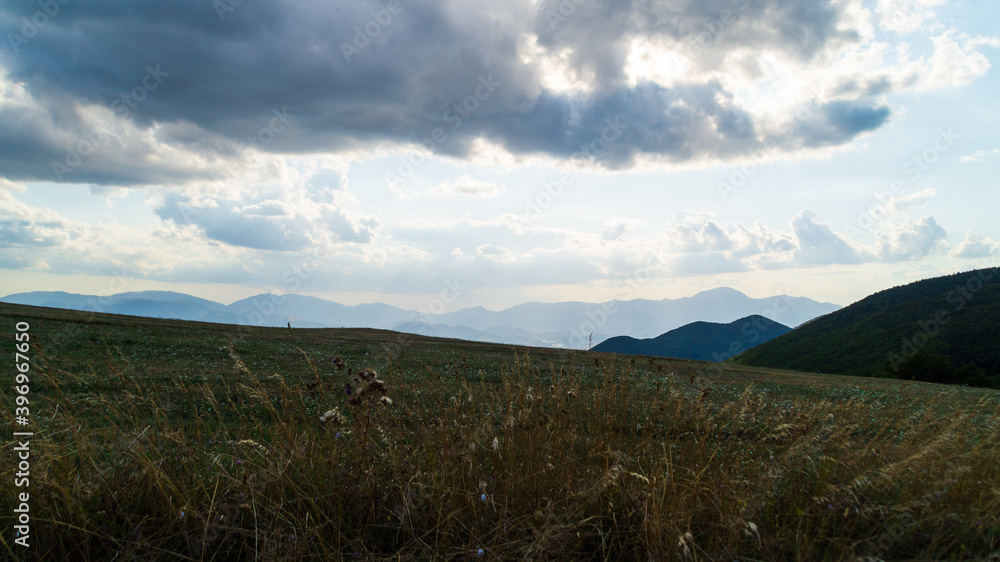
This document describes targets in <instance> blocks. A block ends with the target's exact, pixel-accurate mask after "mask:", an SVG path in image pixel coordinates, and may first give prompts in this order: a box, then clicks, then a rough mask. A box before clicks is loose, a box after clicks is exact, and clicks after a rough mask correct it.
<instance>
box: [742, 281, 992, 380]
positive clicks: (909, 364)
mask: <svg viewBox="0 0 1000 562" xmlns="http://www.w3.org/2000/svg"><path fill="white" fill-rule="evenodd" d="M998 319H1000V268H992V269H980V270H977V271H969V272H965V273H957V274H954V275H948V276H944V277H936V278H933V279H925V280H922V281H917V282H915V283H910V284H908V285H903V286H900V287H894V288H891V289H886V290H884V291H880V292H878V293H875V294H873V295H871V296H869V297H866V298H864V299H862V300H860V301H858V302H856V303H854V304H852V305H850V306H848V307H847V308H844V309H841V310H838V311H836V312H833V313H831V314H827V315H826V316H823V317H821V318H817V319H816V320H813V321H812V322H809V323H807V324H805V325H803V326H800V327H798V328H797V329H795V330H793V331H791V332H789V333H787V334H785V335H783V336H780V337H777V338H775V339H772V340H771V341H768V342H766V343H763V344H761V345H759V346H757V347H754V348H753V349H750V350H748V351H746V352H744V353H743V354H741V355H739V356H738V357H736V358H735V359H734V362H736V363H739V364H743V365H751V366H756V367H773V368H779V369H793V370H797V371H809V372H814V373H833V374H843V375H855V376H886V377H893V378H902V379H908V380H918V381H925V382H941V383H953V384H954V383H959V384H970V385H976V386H1000V323H998Z"/></svg>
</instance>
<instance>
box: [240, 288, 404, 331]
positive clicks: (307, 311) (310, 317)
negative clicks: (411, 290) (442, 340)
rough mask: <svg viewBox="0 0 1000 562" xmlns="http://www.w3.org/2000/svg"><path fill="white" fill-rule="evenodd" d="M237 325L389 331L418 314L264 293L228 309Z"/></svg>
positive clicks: (383, 306) (299, 296) (367, 305)
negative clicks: (305, 325)
mask: <svg viewBox="0 0 1000 562" xmlns="http://www.w3.org/2000/svg"><path fill="white" fill-rule="evenodd" d="M227 309H228V311H229V312H230V313H232V314H235V315H236V316H237V318H238V321H237V322H236V323H237V324H247V325H251V326H284V325H285V324H286V322H288V321H291V324H292V326H295V325H296V321H299V322H308V323H312V324H316V325H318V326H326V327H331V328H388V327H389V326H390V325H392V324H395V323H397V322H401V321H404V320H409V319H411V318H413V317H414V315H415V313H413V312H410V311H408V310H403V309H401V308H396V307H394V306H390V305H387V304H380V303H373V304H360V305H356V306H346V305H343V304H339V303H336V302H333V301H328V300H326V299H321V298H317V297H309V296H304V295H273V294H262V295H255V296H253V297H248V298H245V299H242V300H238V301H236V302H234V303H232V304H230V305H229V306H228V307H227Z"/></svg>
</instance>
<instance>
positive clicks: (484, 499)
mask: <svg viewBox="0 0 1000 562" xmlns="http://www.w3.org/2000/svg"><path fill="white" fill-rule="evenodd" d="M479 499H481V500H483V502H485V501H486V494H483V495H481V496H479Z"/></svg>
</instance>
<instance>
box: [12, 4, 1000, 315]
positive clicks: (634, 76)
mask: <svg viewBox="0 0 1000 562" xmlns="http://www.w3.org/2000/svg"><path fill="white" fill-rule="evenodd" d="M998 22H1000V5H998V4H997V3H996V2H994V1H987V0H981V1H968V2H965V1H962V2H946V1H944V0H922V1H917V0H877V1H867V0H866V1H858V0H839V1H833V2H829V1H819V0H635V1H627V0H560V1H556V0H507V1H504V2H496V1H480V0H461V1H446V0H390V1H386V0H350V1H347V0H332V1H331V0H299V1H294V2H292V1H280V0H171V1H164V0H159V1H136V2H112V1H109V0H48V3H46V2H45V1H41V2H4V3H2V4H0V31H2V32H3V34H4V40H3V45H0V287H2V290H0V292H2V293H3V294H8V293H14V292H20V291H29V290H64V291H70V292H79V293H90V294H108V293H114V292H120V291H125V290H129V291H132V290H144V289H167V290H177V291H183V292H188V293H191V294H195V295H198V296H203V297H207V298H212V299H215V300H219V301H221V302H227V303H228V302H231V301H233V300H236V299H238V298H243V297H246V296H249V295H251V294H256V293H260V292H264V291H275V292H297V293H302V294H313V295H317V296H323V297H327V298H332V299H335V300H338V301H340V302H343V303H346V304H356V303H361V302H372V301H382V302H387V303H390V304H395V305H400V306H405V307H410V308H417V307H420V306H422V305H425V304H426V303H427V302H428V301H429V299H434V298H435V295H439V294H440V293H441V292H442V291H452V290H453V289H454V288H455V287H458V288H459V289H458V290H457V292H458V293H460V294H459V295H458V297H457V298H454V299H452V298H449V299H448V300H449V301H453V302H450V303H449V306H450V308H452V309H455V308H462V307H466V306H475V305H483V306H486V307H488V308H501V307H505V306H510V305H513V304H516V303H519V302H525V301H534V300H539V301H561V300H584V301H590V302H599V301H603V300H609V299H615V298H622V299H624V298H637V297H643V298H664V297H681V296H687V295H691V294H694V293H696V292H698V291H699V290H703V289H708V288H713V287H717V286H730V287H734V288H736V289H739V290H741V291H743V292H745V293H747V294H750V295H751V296H758V297H762V296H768V295H772V294H777V293H788V294H792V295H798V296H808V297H811V298H814V299H817V300H822V301H829V302H835V303H837V304H843V305H846V304H849V303H851V302H853V301H855V300H857V299H860V298H862V297H864V296H866V295H867V294H869V293H871V292H874V291H877V290H880V289H884V288H888V287H891V286H894V285H899V284H902V283H905V282H909V281H912V280H916V279H921V278H926V277H932V276H936V275H940V274H946V273H952V272H954V271H957V270H963V269H969V268H973V267H981V266H985V265H998V264H1000V220H997V211H998V209H1000V205H998V202H1000V195H998V191H997V187H998V185H997V179H996V178H997V176H998V172H1000V134H998V133H997V131H1000V106H998V104H997V93H998V92H1000V78H998V73H997V70H996V68H995V67H996V66H997V63H998V62H1000V25H998ZM449 294H450V293H449Z"/></svg>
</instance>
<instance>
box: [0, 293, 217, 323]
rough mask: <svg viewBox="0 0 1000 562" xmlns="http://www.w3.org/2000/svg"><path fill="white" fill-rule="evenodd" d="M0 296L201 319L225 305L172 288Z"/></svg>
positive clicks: (36, 302) (95, 309) (41, 303)
mask: <svg viewBox="0 0 1000 562" xmlns="http://www.w3.org/2000/svg"><path fill="white" fill-rule="evenodd" d="M0 300H2V301H3V302H9V303H16V304H29V305H34V306H48V307H52V308H66V309H71V310H88V311H93V312H107V313H111V314H128V315H132V316H149V317H154V318H174V319H178V320H202V319H203V318H204V317H205V316H207V315H209V314H211V313H213V312H220V311H223V310H225V308H226V306H225V305H223V304H220V303H217V302H215V301H210V300H206V299H202V298H198V297H193V296H191V295H187V294H184V293H176V292H173V291H135V292H129V293H119V294H116V295H109V296H96V295H78V294H74V293H65V292H62V291H35V292H30V293H18V294H14V295H8V296H6V297H4V298H3V299H0Z"/></svg>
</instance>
